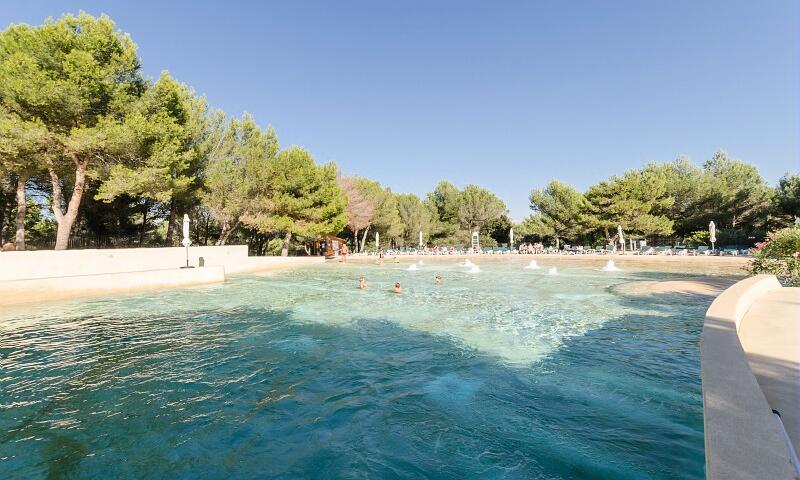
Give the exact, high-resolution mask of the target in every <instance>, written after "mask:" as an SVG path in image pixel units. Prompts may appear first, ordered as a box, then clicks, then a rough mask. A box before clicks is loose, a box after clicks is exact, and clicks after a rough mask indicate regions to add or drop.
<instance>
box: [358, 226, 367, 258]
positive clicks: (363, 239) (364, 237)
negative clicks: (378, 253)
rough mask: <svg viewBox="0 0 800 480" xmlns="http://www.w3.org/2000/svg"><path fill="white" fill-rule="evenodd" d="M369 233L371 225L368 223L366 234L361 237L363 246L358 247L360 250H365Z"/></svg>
mask: <svg viewBox="0 0 800 480" xmlns="http://www.w3.org/2000/svg"><path fill="white" fill-rule="evenodd" d="M368 233H369V225H367V228H365V229H364V236H363V237H361V248H359V249H358V251H359V252H363V251H364V245H366V244H367V234H368Z"/></svg>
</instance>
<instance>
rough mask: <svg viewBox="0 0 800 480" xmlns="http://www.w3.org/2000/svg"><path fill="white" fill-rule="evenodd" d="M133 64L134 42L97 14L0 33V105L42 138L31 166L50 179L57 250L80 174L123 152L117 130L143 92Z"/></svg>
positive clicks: (71, 217)
mask: <svg viewBox="0 0 800 480" xmlns="http://www.w3.org/2000/svg"><path fill="white" fill-rule="evenodd" d="M139 66H140V62H139V58H138V56H137V53H136V45H134V43H133V41H131V39H130V37H129V36H128V35H126V34H123V33H122V32H120V31H118V30H116V29H115V26H114V23H113V22H112V21H111V20H110V19H109V18H108V17H105V16H101V17H99V18H95V17H92V16H91V15H88V14H86V13H81V14H79V15H78V16H74V15H65V16H64V17H62V18H60V19H58V20H55V21H53V20H47V21H46V22H45V23H44V24H43V25H41V26H39V27H32V26H29V25H24V24H20V25H11V26H9V27H8V29H6V30H4V31H2V32H0V105H2V109H3V111H4V112H6V113H11V114H13V115H15V116H16V118H15V121H16V122H17V123H19V121H23V122H28V124H36V125H37V129H38V128H41V130H42V132H43V136H44V137H45V144H46V154H42V155H37V156H36V157H35V158H36V160H37V163H36V164H35V165H33V166H32V167H31V169H32V170H47V171H48V174H49V177H50V180H51V185H52V190H53V192H52V193H53V196H52V204H53V214H54V216H55V219H56V221H57V223H58V239H57V243H56V248H57V249H61V248H66V243H67V239H68V237H69V233H70V231H71V229H72V225H73V223H74V221H75V219H76V218H77V215H78V209H79V206H80V202H81V198H82V195H83V191H84V188H85V182H86V179H87V177H88V178H91V177H92V175H94V174H95V170H96V169H97V168H98V167H99V166H103V167H104V168H106V167H107V166H108V165H112V164H114V163H118V162H120V161H122V159H123V158H124V157H125V156H126V155H127V154H129V150H128V149H127V148H125V147H126V146H127V145H128V143H127V139H129V137H130V135H129V134H128V132H127V129H125V128H124V127H122V125H123V123H124V118H125V116H126V114H127V113H129V110H130V107H131V105H132V104H133V103H134V100H135V99H136V98H138V97H139V96H140V95H141V94H142V92H143V91H144V89H145V87H146V84H145V82H144V81H143V79H142V77H141V75H140V74H139ZM65 173H69V176H71V177H72V178H71V180H72V186H71V192H72V193H71V198H70V199H69V201H68V202H65V200H64V199H63V196H62V189H63V188H64V187H69V185H65V183H67V180H66V179H65ZM65 206H66V208H67V210H66V211H64V210H63V208H64V207H65Z"/></svg>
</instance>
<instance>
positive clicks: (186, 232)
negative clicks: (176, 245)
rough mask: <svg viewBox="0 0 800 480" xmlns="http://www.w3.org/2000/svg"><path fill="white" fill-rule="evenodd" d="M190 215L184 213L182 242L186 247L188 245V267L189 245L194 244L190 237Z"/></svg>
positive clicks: (187, 258)
mask: <svg viewBox="0 0 800 480" xmlns="http://www.w3.org/2000/svg"><path fill="white" fill-rule="evenodd" d="M189 223H190V220H189V215H187V214H185V213H184V214H183V240H182V241H181V243H182V244H183V246H184V247H186V267H184V268H189V245H191V244H192V241H191V240H190V239H189Z"/></svg>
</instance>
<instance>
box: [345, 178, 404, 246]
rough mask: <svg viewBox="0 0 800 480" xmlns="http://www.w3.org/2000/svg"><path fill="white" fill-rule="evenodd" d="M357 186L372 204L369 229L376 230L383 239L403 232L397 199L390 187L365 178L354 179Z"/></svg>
mask: <svg viewBox="0 0 800 480" xmlns="http://www.w3.org/2000/svg"><path fill="white" fill-rule="evenodd" d="M356 183H357V188H358V190H359V191H360V192H361V194H362V195H363V196H364V198H366V199H367V201H368V202H369V203H370V204H371V205H372V211H373V212H372V219H371V222H370V224H369V230H370V231H372V232H376V231H377V232H378V233H379V234H380V236H381V237H382V238H383V239H384V241H389V240H395V239H397V238H399V237H400V236H401V235H402V233H403V225H402V223H401V220H400V212H399V211H398V207H397V199H396V198H395V195H394V194H393V193H392V191H391V189H389V188H383V187H381V184H380V183H378V182H376V181H374V180H370V179H367V178H357V179H356ZM364 233H365V235H366V233H367V232H366V230H365V232H364Z"/></svg>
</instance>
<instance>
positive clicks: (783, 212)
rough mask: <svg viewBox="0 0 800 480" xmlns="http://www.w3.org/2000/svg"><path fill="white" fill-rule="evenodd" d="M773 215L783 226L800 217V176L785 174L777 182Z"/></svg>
mask: <svg viewBox="0 0 800 480" xmlns="http://www.w3.org/2000/svg"><path fill="white" fill-rule="evenodd" d="M773 215H775V217H776V218H777V219H778V222H779V223H780V224H783V225H788V224H790V223H792V222H794V221H795V219H796V218H798V217H800V175H798V174H792V175H790V174H788V173H787V174H785V175H784V176H783V177H781V179H780V180H778V188H776V189H775V196H774V197H773Z"/></svg>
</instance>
